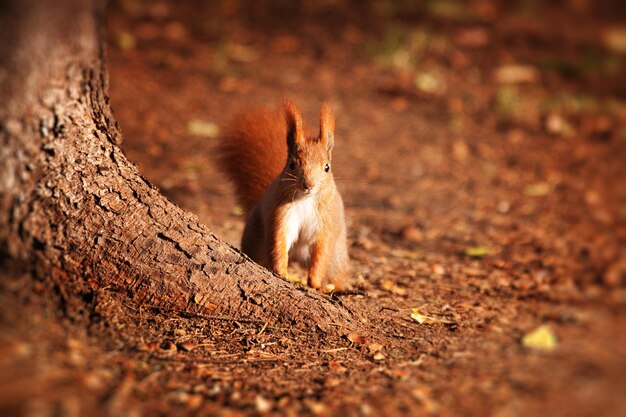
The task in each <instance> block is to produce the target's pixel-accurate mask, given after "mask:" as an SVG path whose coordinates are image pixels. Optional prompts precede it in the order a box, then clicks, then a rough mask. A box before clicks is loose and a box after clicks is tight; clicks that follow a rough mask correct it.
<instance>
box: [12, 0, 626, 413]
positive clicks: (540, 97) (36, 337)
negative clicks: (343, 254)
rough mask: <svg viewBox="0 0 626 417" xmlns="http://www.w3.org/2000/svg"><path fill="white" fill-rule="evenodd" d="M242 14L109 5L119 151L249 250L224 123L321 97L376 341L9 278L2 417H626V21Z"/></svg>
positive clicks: (540, 5) (362, 12)
mask: <svg viewBox="0 0 626 417" xmlns="http://www.w3.org/2000/svg"><path fill="white" fill-rule="evenodd" d="M244 3H245V2H236V1H221V2H201V1H197V2H193V1H189V2H175V1H170V2H164V1H159V2H147V1H146V2H142V1H131V0H120V1H117V2H114V3H113V5H112V7H111V9H110V12H109V16H108V31H109V32H108V36H109V40H110V42H109V48H108V68H109V71H110V94H111V102H112V107H113V109H114V111H115V116H116V118H117V120H118V122H119V123H120V126H121V128H122V131H123V134H124V143H123V149H124V151H125V153H126V154H127V155H128V157H129V159H131V160H132V161H134V162H135V163H136V164H137V165H138V166H139V168H140V171H141V172H142V173H143V175H145V176H146V178H148V179H149V180H150V181H151V182H152V183H154V184H155V185H156V186H157V187H158V188H159V189H160V190H161V191H162V192H163V193H164V194H165V195H166V196H167V197H168V198H170V199H171V200H172V201H173V202H175V203H176V204H178V205H180V206H181V207H183V208H185V209H186V210H189V211H191V212H193V213H195V214H197V216H198V217H199V219H200V221H201V222H202V223H204V224H206V225H208V226H209V227H210V228H211V229H212V230H213V231H214V232H215V233H216V234H217V235H218V236H220V237H222V238H223V239H225V240H226V241H227V242H229V243H231V244H232V245H233V246H238V242H239V238H240V235H241V232H242V230H243V222H244V220H243V217H242V215H241V213H240V210H238V209H237V208H236V204H235V201H234V198H233V194H232V189H231V187H230V185H229V184H228V183H227V182H225V180H224V177H223V176H222V175H221V174H220V173H219V172H218V171H217V169H216V166H215V163H214V161H215V153H214V147H215V143H216V140H217V135H218V132H219V126H220V125H221V124H222V123H224V122H225V121H227V120H228V118H229V117H230V116H232V115H233V114H234V113H236V112H238V111H241V110H242V109H243V108H245V107H246V106H247V105H250V104H265V105H268V106H270V107H278V106H279V105H280V103H281V102H282V100H283V98H285V97H288V98H290V99H291V100H292V101H293V102H294V103H295V104H296V105H298V106H299V107H300V109H301V110H302V112H303V115H304V118H305V121H308V122H309V123H310V124H311V125H312V126H315V125H316V124H317V117H318V112H319V106H320V104H321V102H322V101H323V100H324V99H328V100H329V101H330V102H331V104H332V107H333V110H334V112H335V116H336V120H337V130H336V147H335V151H334V160H333V161H334V166H333V170H334V172H335V176H336V178H337V183H338V187H339V189H340V192H341V194H342V196H343V199H344V202H345V205H346V212H347V216H348V219H349V241H350V254H351V258H352V264H353V276H352V286H353V289H354V290H355V292H354V295H348V296H344V297H342V302H343V303H344V304H345V305H346V306H347V307H349V308H350V309H351V310H353V311H354V312H356V313H357V314H358V315H359V316H360V317H362V320H363V322H364V323H365V324H367V326H369V328H371V330H372V333H371V334H370V335H365V336H364V335H351V336H350V337H346V338H344V337H339V336H337V337H336V338H334V337H327V336H325V335H323V334H322V333H321V332H319V331H317V330H316V329H315V328H314V327H313V326H312V328H311V331H310V332H307V333H297V332H295V331H294V330H293V329H288V328H287V329H286V328H276V327H272V326H271V325H268V324H267V323H263V322H260V321H256V320H254V318H250V319H251V320H240V321H234V320H230V319H228V318H223V319H206V318H201V317H188V316H185V315H181V314H176V313H175V312H164V311H157V312H155V311H148V310H149V309H145V308H139V307H137V306H134V305H132V303H130V301H129V302H128V303H127V304H124V303H119V302H115V303H114V302H108V301H107V300H109V301H115V300H112V298H107V297H116V296H115V295H110V296H107V297H103V298H102V299H100V300H99V302H98V303H92V304H91V309H90V311H85V312H84V313H83V314H82V315H79V316H73V315H68V314H64V311H63V308H62V307H63V306H62V305H61V304H60V303H59V299H60V297H59V296H58V295H57V294H50V293H47V292H45V291H42V288H43V287H42V285H41V284H40V283H37V282H33V280H32V278H31V277H30V276H28V275H20V274H11V273H10V272H9V271H3V272H2V273H1V274H2V279H1V280H0V326H1V327H0V328H1V329H2V332H1V334H0V415H29V416H30V415H32V416H35V415H37V416H40V415H41V416H77V415H125V416H142V415H177V414H190V415H196V414H197V415H224V416H238V415H273V414H279V415H315V416H330V415H363V416H368V415H371V416H379V415H407V416H409V415H410V416H414V415H441V416H472V415H475V416H494V417H515V416H530V415H533V416H538V415H545V416H562V415H567V416H591V415H593V416H618V415H622V416H623V415H626V397H624V393H626V165H625V164H626V82H624V80H625V79H626V18H625V17H626V10H625V7H624V6H619V5H616V4H612V3H617V2H608V1H607V2H599V3H598V2H591V1H584V0H583V1H562V2H498V1H495V0H494V1H489V0H488V1H480V2H460V1H459V2H457V1H449V0H446V1H441V2H423V5H422V6H411V5H412V4H413V3H414V2H399V1H398V2H392V1H377V2H374V1H372V2H356V1H355V2H349V1H342V0H338V1H325V2H301V3H300V2H288V1H278V2H273V3H274V4H273V5H272V7H269V6H268V4H267V3H268V2H265V1H261V2H251V3H253V4H254V5H250V6H249V7H246V6H244ZM605 3H606V4H605ZM295 285H298V284H294V286H295ZM117 297H119V295H118V296H117ZM117 301H119V300H117ZM120 305H123V306H124V307H123V308H122V307H119V306H120ZM113 306H116V307H113ZM148 313H149V314H148ZM418 319H421V320H418ZM420 321H421V323H420Z"/></svg>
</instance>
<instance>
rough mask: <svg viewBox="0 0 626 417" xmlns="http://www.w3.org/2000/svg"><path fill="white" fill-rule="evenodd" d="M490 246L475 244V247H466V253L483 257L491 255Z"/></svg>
mask: <svg viewBox="0 0 626 417" xmlns="http://www.w3.org/2000/svg"><path fill="white" fill-rule="evenodd" d="M489 252H490V250H489V248H486V247H484V246H474V247H470V248H465V255H466V256H473V257H476V258H481V257H483V256H486V255H489Z"/></svg>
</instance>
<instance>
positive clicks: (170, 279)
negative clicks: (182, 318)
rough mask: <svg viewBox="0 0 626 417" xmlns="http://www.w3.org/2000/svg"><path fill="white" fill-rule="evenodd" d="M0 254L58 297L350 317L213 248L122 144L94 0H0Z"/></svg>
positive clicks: (339, 324) (341, 321)
mask: <svg viewBox="0 0 626 417" xmlns="http://www.w3.org/2000/svg"><path fill="white" fill-rule="evenodd" d="M0 13H1V15H0V63H1V68H0V97H1V100H0V140H1V141H2V147H1V148H0V254H1V255H2V257H4V258H5V259H6V258H8V259H11V260H14V261H17V262H19V263H23V264H25V265H31V266H32V270H33V273H34V274H35V276H37V277H38V278H40V279H44V280H47V281H48V282H52V283H53V284H54V286H55V287H56V288H57V289H58V291H59V293H60V294H61V295H62V296H63V297H64V298H65V301H66V302H71V303H82V302H85V301H83V300H84V299H88V298H89V297H85V295H89V294H93V293H94V292H96V291H99V290H103V289H106V290H114V291H119V292H123V293H126V294H127V295H128V297H130V298H132V299H134V300H135V301H136V302H137V303H140V304H142V305H150V306H155V307H160V308H165V309H172V310H181V311H187V312H194V313H196V314H201V315H203V316H220V317H224V316H226V317H234V318H254V319H260V320H268V321H270V322H273V323H289V324H294V325H296V326H303V327H304V326H310V325H312V324H314V325H317V326H318V327H319V328H321V329H326V330H329V331H333V332H337V331H338V329H343V330H344V331H347V330H348V329H350V328H355V327H356V326H357V325H356V324H355V323H356V320H355V319H354V317H353V315H352V313H351V312H350V311H349V310H347V309H346V308H345V307H343V306H342V304H341V303H340V302H337V301H334V300H332V299H330V298H329V297H326V296H324V295H322V294H319V293H316V292H313V291H310V290H308V289H305V288H302V287H296V286H295V285H293V284H291V283H289V282H286V281H284V280H282V279H280V278H278V277H276V276H274V275H272V274H271V273H269V272H268V271H267V270H265V269H263V268H261V267H259V266H258V265H256V264H255V263H253V262H251V261H250V260H249V259H248V258H247V257H245V256H244V255H242V254H241V253H239V252H237V251H236V250H235V249H233V248H232V247H230V246H228V245H227V244H225V243H223V242H221V241H220V240H219V239H218V238H217V237H216V236H215V235H214V234H213V233H212V232H211V231H210V230H209V229H208V228H207V227H206V226H204V225H202V224H199V223H198V219H197V218H196V216H194V215H192V214H190V213H187V212H185V211H183V210H181V209H180V208H178V207H177V206H175V205H174V204H172V203H171V202H170V201H168V200H167V199H166V198H165V197H163V196H162V195H161V194H160V193H159V192H158V190H157V189H156V188H155V187H154V186H152V185H151V184H150V182H148V180H146V179H145V178H143V177H142V176H141V175H140V174H139V172H138V171H137V168H136V167H135V166H134V165H133V164H131V163H130V162H129V161H128V160H127V159H126V157H125V156H124V154H123V153H122V151H121V150H120V148H119V146H118V145H119V143H120V140H121V136H120V132H119V129H118V127H117V124H116V122H115V120H114V118H113V116H112V114H111V109H110V107H109V98H108V95H107V82H108V81H107V73H106V69H105V60H104V35H103V21H104V19H103V16H104V6H103V4H102V3H99V2H97V1H96V2H95V4H94V2H93V1H87V0H68V1H62V2H57V1H53V0H29V1H25V0H13V1H10V2H6V1H5V2H3V3H2V5H0Z"/></svg>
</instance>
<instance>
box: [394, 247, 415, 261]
mask: <svg viewBox="0 0 626 417" xmlns="http://www.w3.org/2000/svg"><path fill="white" fill-rule="evenodd" d="M389 254H390V255H391V256H393V257H396V258H403V259H419V254H417V253H415V252H409V251H408V250H403V249H392V250H391V251H389Z"/></svg>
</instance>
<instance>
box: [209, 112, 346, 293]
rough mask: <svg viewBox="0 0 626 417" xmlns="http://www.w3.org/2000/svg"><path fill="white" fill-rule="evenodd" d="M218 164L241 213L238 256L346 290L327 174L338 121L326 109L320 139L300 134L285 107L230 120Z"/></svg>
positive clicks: (298, 122) (342, 226) (339, 207)
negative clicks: (293, 267) (303, 271)
mask: <svg viewBox="0 0 626 417" xmlns="http://www.w3.org/2000/svg"><path fill="white" fill-rule="evenodd" d="M222 132H223V133H222V134H221V137H220V141H219V145H218V165H219V167H220V169H221V171H223V172H224V173H225V175H226V176H227V177H228V178H229V179H230V181H232V183H233V184H234V186H235V194H236V196H237V200H238V202H239V204H240V205H241V206H242V207H243V210H244V212H245V213H246V226H245V229H244V232H243V236H242V238H241V250H242V251H243V252H244V253H245V254H246V255H248V256H249V257H250V258H252V259H253V260H254V261H256V262H257V263H259V264H261V265H263V266H264V267H266V268H268V269H270V270H272V271H273V272H275V273H276V274H278V275H280V276H282V277H285V278H286V277H287V276H288V275H287V267H288V264H289V263H290V262H291V261H296V262H298V263H300V264H301V265H302V266H304V267H306V268H307V275H308V276H307V283H308V285H309V286H310V287H313V288H321V287H322V283H323V282H324V283H325V282H327V281H329V282H330V285H328V286H327V287H326V288H327V289H333V288H335V289H339V288H342V287H344V286H345V284H346V279H347V277H348V270H349V258H348V245H347V238H346V220H345V214H344V206H343V201H342V200H341V196H340V195H339V192H338V191H337V187H336V186H335V180H334V178H333V174H332V170H331V168H332V150H333V145H334V141H335V118H334V116H333V113H332V110H331V108H330V106H329V105H328V104H327V103H323V104H322V107H321V111H320V132H319V135H318V136H308V137H307V136H305V133H304V128H303V124H302V116H301V115H300V112H299V111H298V109H297V108H296V107H295V106H294V105H293V104H292V103H291V102H289V101H285V102H284V105H283V109H282V111H277V112H272V111H270V110H268V109H266V108H256V109H253V110H248V111H246V112H244V113H241V114H239V115H237V116H235V117H234V118H233V119H232V120H231V121H230V123H228V124H227V125H225V126H224V127H223V129H222Z"/></svg>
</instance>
